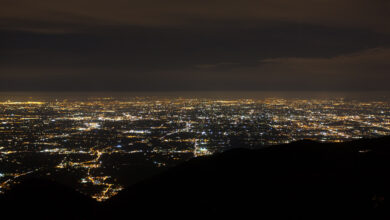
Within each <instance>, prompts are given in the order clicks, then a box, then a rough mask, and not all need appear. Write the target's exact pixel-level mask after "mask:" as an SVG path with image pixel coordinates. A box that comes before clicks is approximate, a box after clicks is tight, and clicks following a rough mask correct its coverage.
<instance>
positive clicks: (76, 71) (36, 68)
mask: <svg viewBox="0 0 390 220" xmlns="http://www.w3.org/2000/svg"><path fill="white" fill-rule="evenodd" d="M389 82H390V1H389V0H294V1H292V0H257V1H255V0H240V1H237V0H234V1H233V0H166V1H163V0H142V1H136V0H133V1H131V0H110V1H108V0H106V1H102V0H94V1H87V0H35V1H31V0H17V1H15V0H0V90H1V91H179V90H191V91H192V90H287V91H289V90H321V91H340V90H342V91H352V90H353V91H355V90H363V91H365V90H389V89H390V86H389V84H390V83H389Z"/></svg>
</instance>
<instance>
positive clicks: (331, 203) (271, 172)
mask: <svg viewBox="0 0 390 220" xmlns="http://www.w3.org/2000/svg"><path fill="white" fill-rule="evenodd" d="M389 192H390V137H383V138H377V139H361V140H357V141H351V142H345V143H317V142H313V141H306V140H304V141H298V142H294V143H291V144H285V145H278V146H270V147H264V148H261V149H258V150H248V149H232V150H229V151H226V152H224V153H220V154H215V155H212V156H207V157H200V158H194V159H192V160H190V161H188V162H185V163H183V164H181V165H179V166H177V167H174V168H172V169H170V170H168V171H166V172H164V173H162V174H160V175H158V176H155V177H153V178H150V179H148V180H145V181H142V182H140V183H138V184H136V185H134V186H132V187H129V188H127V189H125V190H123V191H121V192H120V193H119V194H118V195H117V196H115V197H113V198H111V199H109V200H108V201H106V202H104V203H98V202H96V201H94V200H93V199H91V198H89V197H87V196H84V195H82V194H80V193H78V192H76V191H75V190H72V189H70V188H67V187H65V186H62V185H60V184H57V183H54V182H51V181H48V180H37V179H31V180H26V181H24V182H22V183H21V184H19V185H17V186H15V187H14V188H13V189H11V190H9V191H8V192H7V193H6V194H4V195H3V196H1V197H0V207H1V211H0V216H1V215H4V216H5V215H6V214H11V216H12V215H13V217H14V218H17V219H18V218H33V219H35V218H37V219H132V218H133V219H137V218H139V216H140V215H141V216H143V217H159V218H160V217H170V218H187V217H199V218H200V217H202V218H203V217H205V216H209V217H215V218H220V217H232V216H236V217H239V218H241V219H242V218H246V217H248V218H257V219H261V218H264V219H289V218H298V219H325V218H326V219H329V218H339V217H344V219H390V207H389V202H388V201H387V200H388V199H389Z"/></svg>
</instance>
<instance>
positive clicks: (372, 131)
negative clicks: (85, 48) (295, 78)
mask: <svg viewBox="0 0 390 220" xmlns="http://www.w3.org/2000/svg"><path fill="white" fill-rule="evenodd" d="M0 135H1V139H0V167H1V170H0V191H1V192H4V191H6V190H7V189H8V188H10V187H12V185H13V184H15V183H17V182H18V181H20V179H21V178H23V177H24V176H29V175H36V176H45V177H48V178H53V179H55V180H57V181H59V182H64V183H67V184H71V185H73V186H75V188H76V189H77V190H78V191H80V192H82V193H84V194H87V195H89V196H91V197H93V198H95V199H96V200H97V201H104V200H106V199H108V198H110V197H112V196H114V195H115V194H117V193H118V192H119V191H120V190H122V189H123V188H124V187H125V186H127V185H131V184H133V183H134V182H136V181H139V180H140V179H142V178H146V177H148V176H149V175H150V174H151V173H155V172H158V171H159V170H161V169H165V168H166V167H171V166H174V165H177V164H179V163H180V162H182V161H186V160H189V159H191V158H193V157H199V156H206V155H210V154H214V153H218V152H222V151H225V150H228V149H231V148H236V147H245V148H259V147H262V146H264V145H275V144H281V143H289V142H292V141H296V140H301V139H312V140H316V141H320V142H342V141H347V140H354V139H359V138H363V137H378V136H383V135H390V102H388V101H384V100H381V101H379V100H378V101H361V100H360V101H359V100H357V99H345V98H251V99H249V98H224V99H216V98H177V97H176V98H174V97H129V98H113V97H88V98H85V99H82V98H80V99H77V98H69V99H67V98H61V99H45V98H42V99H39V98H30V99H29V100H27V101H26V100H22V101H21V100H11V99H10V100H2V101H1V102H0Z"/></svg>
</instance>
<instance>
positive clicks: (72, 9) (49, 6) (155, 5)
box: [0, 0, 390, 33]
mask: <svg viewBox="0 0 390 220" xmlns="http://www.w3.org/2000/svg"><path fill="white" fill-rule="evenodd" d="M0 19H2V20H6V21H8V22H3V24H2V26H3V28H5V27H7V26H8V27H11V26H13V25H14V23H13V20H14V19H19V20H20V19H22V20H26V21H52V22H59V23H60V24H61V23H77V24H80V23H82V24H89V25H91V24H92V25H141V26H183V25H184V26H186V25H200V26H208V25H212V24H213V22H214V23H218V24H223V23H225V24H226V23H228V24H229V23H230V24H232V23H233V22H239V21H242V22H243V23H253V24H254V25H259V24H265V25H266V24H267V23H269V22H270V21H271V22H272V21H273V22H275V21H277V22H291V23H304V24H315V25H323V26H332V27H349V28H364V29H371V30H375V31H379V32H386V33H390V27H389V20H390V2H389V1H387V0H371V1H367V0H355V1H350V0H295V1H290V0H261V1H253V0H242V1H233V0H212V1H210V0H188V1H181V0H170V1H159V0H143V1H127V0H113V1H109V2H108V1H105V0H104V1H103V0H95V1H92V2H91V1H89V0H66V1H65V0H54V1H53V0H38V1H29V0H19V1H13V0H3V1H2V7H1V9H0ZM22 26H23V25H22ZM19 28H22V27H19ZM23 28H31V27H23Z"/></svg>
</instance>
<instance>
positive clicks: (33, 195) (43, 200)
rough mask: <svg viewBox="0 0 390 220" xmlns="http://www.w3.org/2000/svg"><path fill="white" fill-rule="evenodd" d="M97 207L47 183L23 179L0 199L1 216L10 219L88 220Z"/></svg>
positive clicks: (63, 188) (88, 198)
mask: <svg viewBox="0 0 390 220" xmlns="http://www.w3.org/2000/svg"><path fill="white" fill-rule="evenodd" d="M99 206H100V205H99V204H98V203H97V202H96V201H95V200H93V199H92V198H90V197H87V196H85V195H83V194H81V193H79V192H77V191H76V190H74V189H72V188H70V187H67V186H64V185H62V184H59V183H57V182H53V181H51V180H48V179H35V178H27V179H25V180H23V181H22V182H21V183H20V184H17V185H15V186H14V187H13V188H12V189H11V190H9V191H7V192H6V193H5V194H4V195H3V196H1V197H0V207H1V215H4V216H10V219H26V218H27V219H92V217H96V213H97V210H98V208H99ZM11 217H12V218H11Z"/></svg>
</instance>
